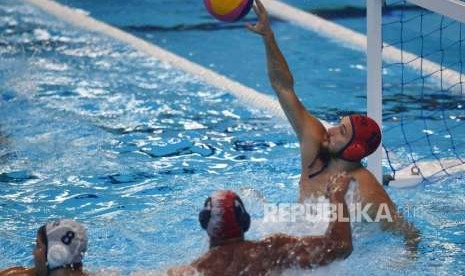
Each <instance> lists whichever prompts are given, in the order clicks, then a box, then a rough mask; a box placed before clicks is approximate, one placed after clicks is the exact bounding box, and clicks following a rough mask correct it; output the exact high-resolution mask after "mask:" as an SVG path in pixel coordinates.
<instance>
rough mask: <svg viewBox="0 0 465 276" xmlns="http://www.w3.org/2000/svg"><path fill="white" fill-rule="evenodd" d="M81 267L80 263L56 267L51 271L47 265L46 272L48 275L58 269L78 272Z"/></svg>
mask: <svg viewBox="0 0 465 276" xmlns="http://www.w3.org/2000/svg"><path fill="white" fill-rule="evenodd" d="M81 267H82V263H75V264H68V265H62V266H58V267H54V268H52V269H50V268H48V265H47V270H48V274H50V273H51V272H53V271H55V270H59V269H71V270H78V269H80V268H81Z"/></svg>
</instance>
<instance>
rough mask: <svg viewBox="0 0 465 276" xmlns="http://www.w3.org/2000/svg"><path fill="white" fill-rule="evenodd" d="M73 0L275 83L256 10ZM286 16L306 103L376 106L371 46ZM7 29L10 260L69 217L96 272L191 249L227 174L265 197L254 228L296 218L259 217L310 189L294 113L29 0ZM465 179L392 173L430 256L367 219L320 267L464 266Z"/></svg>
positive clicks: (256, 197)
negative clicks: (238, 13)
mask: <svg viewBox="0 0 465 276" xmlns="http://www.w3.org/2000/svg"><path fill="white" fill-rule="evenodd" d="M60 2H61V3H64V4H68V5H70V6H73V7H76V8H80V9H83V10H86V11H88V12H90V14H91V15H92V16H94V17H96V18H98V19H100V20H103V21H105V22H108V23H110V24H113V25H115V26H117V27H120V28H121V29H123V30H126V31H128V32H130V33H133V34H135V35H137V36H139V37H142V38H144V39H146V40H148V41H150V42H153V43H155V44H158V45H160V46H162V47H164V48H166V49H168V50H170V51H173V52H175V53H177V54H179V55H181V56H184V57H186V58H188V59H190V60H192V61H194V62H197V63H200V64H202V65H204V66H206V67H209V68H212V69H214V70H215V71H217V72H220V73H222V74H225V75H227V76H229V77H231V78H233V79H235V80H238V81H240V82H241V83H244V84H245V85H248V86H250V87H253V88H255V89H257V90H259V91H260V92H263V93H266V94H269V95H272V94H273V92H272V90H271V88H270V86H269V84H268V80H267V77H266V71H265V60H264V51H263V46H262V45H261V41H260V39H259V38H258V37H257V36H255V35H253V34H251V33H248V32H247V31H246V30H245V29H244V28H243V27H242V24H241V23H238V24H233V25H224V24H219V23H217V22H216V21H214V20H212V19H211V18H210V17H208V15H207V14H206V12H205V11H204V10H203V7H202V6H201V5H199V4H198V2H197V1H155V0H146V1H138V2H137V4H135V3H131V2H129V1H111V2H110V1H105V2H102V3H96V2H91V1H78V0H73V1H69V0H62V1H60ZM321 2H322V1H321ZM346 2H348V1H346ZM355 2H357V3H359V2H360V1H355ZM288 3H290V4H293V5H296V6H298V5H303V4H302V3H304V2H303V1H302V2H300V1H288ZM194 14H195V15H194ZM248 20H253V16H252V15H250V16H249V17H248ZM347 20H348V21H350V22H354V19H347ZM338 21H341V22H340V23H346V22H344V20H340V19H339V20H338ZM355 21H356V22H357V24H358V25H361V24H360V21H361V19H359V20H358V21H357V20H355ZM350 22H349V23H347V24H348V25H350V24H351V23H350ZM273 28H274V30H275V32H276V34H277V37H278V40H279V43H280V45H281V46H282V49H283V52H284V53H285V55H286V57H288V60H289V63H290V65H291V68H292V70H293V72H294V76H295V79H296V90H297V91H298V94H299V96H300V97H301V98H302V100H303V102H304V103H305V105H306V106H308V107H309V108H311V109H312V110H314V112H315V113H316V114H317V115H318V116H320V117H323V118H326V119H328V120H330V121H337V120H338V118H339V116H340V115H341V114H344V113H345V112H347V111H361V112H363V111H364V110H365V108H364V106H365V94H366V93H365V74H366V71H365V57H364V55H363V54H362V53H360V52H356V51H352V50H347V49H346V48H343V47H341V46H339V45H337V44H334V42H331V41H328V40H326V39H321V37H319V36H318V35H317V34H314V33H311V32H308V31H305V30H303V29H300V28H298V27H295V26H293V25H291V24H289V23H286V22H282V21H279V20H273ZM0 33H1V36H0V55H1V61H2V63H1V65H0V66H1V68H2V70H1V71H0V91H1V92H0V95H1V97H0V118H2V120H1V121H0V162H1V164H2V166H1V167H0V187H1V188H0V191H1V193H0V206H1V209H0V225H1V227H0V268H2V267H9V266H12V265H31V260H32V259H31V251H32V245H33V243H34V240H35V230H36V229H37V228H38V227H39V226H40V225H41V224H43V223H44V222H46V221H48V220H50V219H52V218H57V217H73V218H76V219H78V220H80V221H82V222H84V223H85V224H86V226H87V227H88V229H89V238H90V246H89V252H88V254H87V256H86V267H87V268H88V269H89V270H91V271H92V270H93V271H98V270H101V269H110V270H114V271H117V272H120V273H122V274H124V275H128V274H130V273H131V272H135V271H139V272H141V273H142V274H144V273H147V272H148V271H160V270H163V269H165V268H167V267H170V266H173V265H177V264H184V263H188V262H190V261H192V260H193V259H195V258H196V257H197V256H200V255H201V254H202V253H203V252H205V251H206V250H207V248H208V241H207V238H206V235H205V233H204V232H203V231H202V230H201V229H200V227H199V225H198V222H197V212H198V211H199V209H200V206H201V205H202V203H203V200H204V198H205V197H206V196H207V195H209V194H210V193H211V192H212V191H214V190H217V189H222V188H227V189H234V190H236V191H238V193H239V194H240V195H241V196H242V197H243V199H244V201H245V205H246V206H247V208H248V209H250V211H251V214H252V216H253V218H254V219H253V222H252V227H251V231H250V232H249V233H248V234H247V238H251V239H258V238H261V237H263V236H264V235H266V234H269V233H271V232H275V231H278V230H279V231H286V230H287V229H286V228H285V227H282V228H278V229H276V227H271V226H268V225H266V224H264V223H263V222H262V220H261V217H260V216H261V215H262V211H263V210H262V206H263V203H264V202H294V201H295V200H296V199H297V196H298V183H297V181H298V177H299V173H300V171H299V166H300V159H299V149H298V144H297V141H296V139H295V137H294V135H293V133H292V132H291V130H290V129H289V127H288V125H287V124H286V123H283V122H281V121H278V120H276V119H274V118H273V117H271V116H270V115H268V114H266V112H263V111H257V110H252V109H249V108H247V107H244V106H242V105H240V104H239V103H238V102H237V101H236V100H235V99H234V98H233V97H232V96H230V95H229V94H228V93H227V91H221V90H219V89H217V88H214V87H211V86H209V85H208V84H205V83H203V82H201V81H199V80H198V79H197V78H196V77H195V76H193V75H189V74H186V73H184V72H181V71H179V70H177V69H175V68H173V67H172V66H170V65H167V64H164V63H163V62H160V61H158V60H155V59H152V58H150V57H147V56H145V55H144V54H141V53H139V52H137V51H135V50H133V49H131V48H130V47H128V46H126V45H123V44H121V43H119V42H115V41H113V40H111V39H108V38H106V37H104V36H102V35H98V34H94V33H91V32H88V31H83V30H80V29H77V28H75V27H73V26H70V25H68V24H65V23H62V22H60V21H58V20H56V19H54V18H53V17H51V16H49V15H47V14H45V13H44V12H42V11H40V10H38V9H36V8H34V7H32V6H29V5H26V4H24V3H22V2H18V1H13V0H5V1H2V2H1V3H0ZM398 76H399V72H396V71H392V72H390V75H389V77H392V78H393V79H395V78H397V77H398ZM394 100H396V98H395V97H394ZM452 100H459V99H452ZM335 103H337V104H335ZM410 104H411V105H413V106H415V104H416V103H415V102H412V103H410ZM395 105H396V103H393V104H392V107H393V108H392V109H389V108H388V111H390V112H395V110H396V109H395V108H394V107H395ZM410 120H411V122H410V123H411V124H413V125H415V123H416V121H415V120H416V119H415V118H414V117H413V116H412V118H411V119H410ZM412 133H414V132H413V131H412ZM456 134H457V135H458V137H457V139H458V140H459V141H462V142H464V141H465V137H463V136H460V135H463V134H461V132H459V131H457V132H456ZM389 135H391V136H389ZM396 135H398V133H391V134H388V136H387V138H386V139H391V140H394V141H395V139H394V138H395V137H396ZM462 149H463V147H462ZM415 150H417V154H419V155H421V154H425V151H427V150H429V148H427V149H426V148H424V147H419V148H418V149H415ZM443 154H444V155H447V152H443ZM463 184H464V181H463V177H462V178H458V179H456V178H454V179H447V178H446V179H441V180H438V181H435V182H433V183H428V184H425V185H422V186H419V187H417V188H413V189H408V190H396V189H392V188H389V187H387V188H386V189H387V190H388V192H389V194H390V195H391V196H392V198H393V200H394V201H395V202H396V203H397V204H398V206H399V207H400V208H402V209H403V210H405V214H406V216H408V217H409V219H410V220H411V221H413V222H414V223H415V224H416V225H417V227H418V228H419V229H420V230H421V232H422V237H423V240H422V243H421V245H420V253H419V255H418V259H416V260H414V261H412V260H410V259H408V258H407V257H406V256H405V252H404V249H403V246H402V241H401V239H400V238H399V237H395V236H393V235H390V234H387V233H382V232H380V231H379V230H378V229H376V227H356V228H355V229H354V233H353V234H354V252H353V254H352V255H351V256H350V257H349V258H348V259H347V260H344V261H341V262H337V263H335V264H333V265H330V266H328V267H326V268H322V269H319V270H317V271H315V273H316V274H320V275H325V274H332V275H342V274H344V275H362V274H365V275H366V274H368V275H369V274H384V275H386V274H391V275H399V274H406V273H408V274H412V275H425V274H427V275H453V274H455V275H463V274H464V273H465V271H464V267H465V266H464V265H465V257H463V256H464V253H465V245H464V244H465V235H464V234H465V233H464V222H463V221H464V216H463V209H464V207H465V197H464V196H463V194H464V192H465V191H464V188H463ZM412 206H415V207H416V209H415V210H417V212H416V213H415V215H413V214H412V212H411V210H412ZM367 268H368V269H369V270H367ZM107 273H108V272H102V273H101V274H102V275H106V274H107ZM305 273H308V272H307V271H289V272H288V274H290V275H294V274H297V275H300V274H305Z"/></svg>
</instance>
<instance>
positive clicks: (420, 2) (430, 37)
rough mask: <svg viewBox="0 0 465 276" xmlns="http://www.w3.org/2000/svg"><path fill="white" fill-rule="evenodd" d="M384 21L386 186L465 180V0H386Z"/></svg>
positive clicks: (383, 66) (383, 10) (383, 86)
mask: <svg viewBox="0 0 465 276" xmlns="http://www.w3.org/2000/svg"><path fill="white" fill-rule="evenodd" d="M369 1H378V0H369ZM368 12H370V10H368ZM380 22H381V28H380V29H381V30H380V32H381V34H382V57H383V63H382V67H381V68H380V69H381V79H382V81H381V84H380V87H381V88H382V107H383V112H382V121H383V135H384V138H383V151H384V154H383V156H384V157H383V159H382V165H383V174H384V177H383V182H384V184H388V183H396V182H397V185H399V186H408V185H414V184H417V183H420V182H422V181H424V180H429V181H432V180H433V179H435V178H437V177H457V176H458V177H463V176H464V175H465V174H464V172H465V84H464V82H465V75H464V70H465V68H464V66H465V64H464V57H465V49H464V44H465V41H464V40H465V25H464V22H465V2H462V1H458V0H412V1H399V0H387V1H383V2H382V20H380ZM368 47H370V37H369V40H368ZM369 58H370V57H369ZM369 62H370V60H369ZM370 92H371V91H370ZM380 162H381V161H380Z"/></svg>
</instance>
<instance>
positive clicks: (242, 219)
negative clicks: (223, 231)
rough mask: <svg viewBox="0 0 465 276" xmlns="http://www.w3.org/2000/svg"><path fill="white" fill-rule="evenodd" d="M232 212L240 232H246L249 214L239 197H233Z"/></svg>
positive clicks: (248, 224)
mask: <svg viewBox="0 0 465 276" xmlns="http://www.w3.org/2000/svg"><path fill="white" fill-rule="evenodd" d="M234 213H235V214H236V219H237V222H238V223H239V226H240V227H241V230H242V233H245V232H247V231H248V230H249V228H250V215H249V213H247V211H246V210H245V207H244V203H243V202H242V200H241V199H240V198H239V197H236V198H235V199H234Z"/></svg>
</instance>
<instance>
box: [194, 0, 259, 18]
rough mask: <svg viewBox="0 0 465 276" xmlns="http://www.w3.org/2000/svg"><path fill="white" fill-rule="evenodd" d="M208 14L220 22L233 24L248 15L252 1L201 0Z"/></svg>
mask: <svg viewBox="0 0 465 276" xmlns="http://www.w3.org/2000/svg"><path fill="white" fill-rule="evenodd" d="M203 3H204V4H205V7H206V8H207V10H208V12H209V13H210V14H211V15H213V16H214V17H216V18H217V19H219V20H221V21H226V22H234V21H237V20H240V19H241V18H243V17H244V16H246V15H247V13H249V11H250V9H251V8H252V5H253V0H203Z"/></svg>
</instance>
